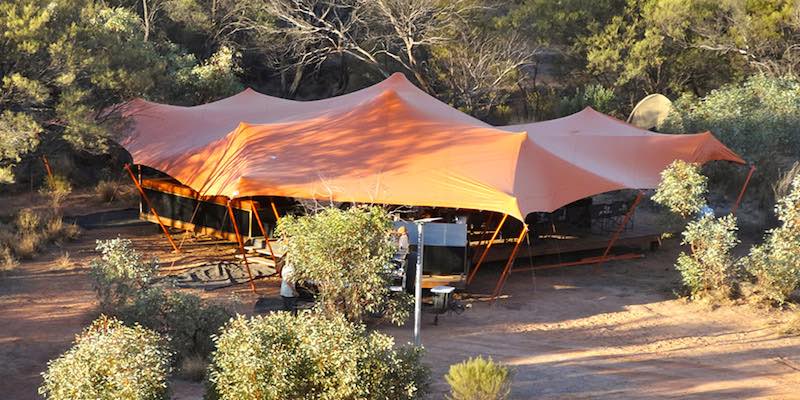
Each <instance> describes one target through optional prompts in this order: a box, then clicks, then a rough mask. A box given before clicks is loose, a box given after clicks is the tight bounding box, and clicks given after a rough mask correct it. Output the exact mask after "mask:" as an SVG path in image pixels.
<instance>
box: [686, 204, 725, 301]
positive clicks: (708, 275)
mask: <svg viewBox="0 0 800 400" xmlns="http://www.w3.org/2000/svg"><path fill="white" fill-rule="evenodd" d="M736 230H737V228H736V218H735V217H734V216H733V215H727V216H725V217H722V218H716V217H714V216H711V215H705V216H703V217H701V218H700V219H699V220H697V221H692V222H690V223H689V224H687V225H686V230H685V231H684V232H683V243H682V244H688V245H689V246H690V247H691V250H692V252H691V254H686V253H684V252H681V254H680V255H678V262H677V264H676V265H675V267H676V268H677V269H678V271H680V273H681V277H682V278H683V284H684V285H686V287H687V288H688V289H689V290H690V292H691V295H692V297H693V298H699V297H703V296H705V295H709V294H720V295H722V297H729V296H730V295H731V294H732V292H733V289H734V285H735V282H736V277H737V274H738V271H737V266H736V262H735V260H734V259H733V257H732V256H731V250H732V249H733V248H734V247H735V246H736V245H737V244H738V243H739V240H738V239H737V238H736Z"/></svg>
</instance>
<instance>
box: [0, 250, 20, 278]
mask: <svg viewBox="0 0 800 400" xmlns="http://www.w3.org/2000/svg"><path fill="white" fill-rule="evenodd" d="M18 266H19V260H17V258H16V257H14V253H12V252H11V249H10V248H9V247H8V246H5V245H4V246H2V247H0V274H4V273H6V272H8V271H11V270H13V269H15V268H17V267H18Z"/></svg>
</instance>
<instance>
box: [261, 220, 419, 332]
mask: <svg viewBox="0 0 800 400" xmlns="http://www.w3.org/2000/svg"><path fill="white" fill-rule="evenodd" d="M391 232H392V222H391V218H390V217H389V214H388V213H387V212H386V211H385V210H384V209H382V208H380V207H374V206H373V207H352V208H350V209H348V210H340V209H338V208H326V209H324V210H322V211H320V212H318V213H315V214H310V215H307V216H303V217H293V216H287V217H284V218H281V220H280V223H279V224H278V229H277V235H278V236H279V237H280V238H282V239H283V240H285V241H286V246H287V251H286V254H287V256H286V262H287V263H291V264H292V265H293V266H294V268H295V273H294V277H295V279H297V280H301V281H302V280H307V281H314V282H317V284H318V288H319V295H318V296H317V302H316V307H317V310H319V311H321V312H323V313H325V314H332V313H340V314H343V315H345V316H346V317H347V319H348V320H350V321H355V322H360V321H362V320H363V319H364V318H365V317H366V316H367V315H370V314H374V313H383V315H384V316H385V318H387V319H388V320H390V321H392V322H394V323H396V324H398V325H401V324H402V323H403V322H404V321H405V320H406V319H407V318H408V315H409V311H410V308H409V307H407V306H408V305H409V304H411V303H410V301H409V300H408V297H410V296H408V295H406V294H399V295H395V296H392V295H390V292H389V284H390V282H389V277H388V276H387V275H386V272H385V271H386V266H387V265H389V264H390V262H391V258H392V256H393V255H394V253H395V251H396V245H395V242H394V241H393V240H392V239H391Z"/></svg>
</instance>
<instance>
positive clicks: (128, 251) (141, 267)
mask: <svg viewBox="0 0 800 400" xmlns="http://www.w3.org/2000/svg"><path fill="white" fill-rule="evenodd" d="M96 249H97V250H98V251H100V252H101V254H102V256H101V257H100V259H96V260H94V261H92V264H91V271H90V274H91V276H92V278H93V279H94V287H95V290H96V291H97V296H98V298H99V300H100V308H101V309H103V310H114V309H117V308H118V307H120V306H123V305H125V304H126V303H127V302H128V300H129V299H131V298H133V296H134V295H136V294H137V293H138V292H140V291H141V290H143V289H144V288H145V287H146V286H147V285H148V283H149V282H150V280H151V279H152V278H153V277H154V276H155V275H156V271H157V270H158V262H157V260H155V259H153V260H152V261H151V262H144V261H142V257H141V255H139V253H138V252H136V250H134V249H133V244H132V243H131V241H130V240H128V239H121V238H116V239H111V240H105V241H101V240H98V241H97V247H96Z"/></svg>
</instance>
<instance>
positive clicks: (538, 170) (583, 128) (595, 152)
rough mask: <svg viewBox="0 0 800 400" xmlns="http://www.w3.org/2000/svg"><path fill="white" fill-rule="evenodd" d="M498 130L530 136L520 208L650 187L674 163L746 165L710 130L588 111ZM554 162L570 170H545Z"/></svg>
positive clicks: (518, 190) (520, 168)
mask: <svg viewBox="0 0 800 400" xmlns="http://www.w3.org/2000/svg"><path fill="white" fill-rule="evenodd" d="M502 129H506V130H509V131H513V132H527V133H528V137H527V140H526V142H525V143H524V144H523V145H522V150H521V151H520V159H519V162H518V164H517V174H524V175H526V176H527V178H526V179H518V180H517V185H516V186H515V187H514V194H515V195H516V196H517V198H518V201H519V203H520V206H521V207H522V208H523V209H537V210H538V211H553V210H555V209H557V208H559V207H561V206H563V205H565V204H569V203H571V202H573V201H576V200H579V199H582V198H584V197H588V196H592V195H595V194H599V193H604V192H608V191H612V190H620V189H652V188H655V187H656V186H657V185H658V183H659V181H660V179H661V171H663V170H664V168H666V167H667V166H668V165H669V164H670V163H672V162H673V161H674V160H677V159H680V160H684V161H688V162H695V163H700V164H705V163H706V162H708V161H713V160H726V161H732V162H735V163H740V164H744V160H742V159H741V158H740V157H739V156H738V155H736V153H734V152H733V151H731V150H730V149H729V148H727V147H725V145H723V144H722V143H721V142H720V141H719V140H717V139H716V138H715V137H714V135H712V134H711V133H710V132H705V133H699V134H694V135H687V134H681V135H674V134H661V133H654V132H651V131H648V130H645V129H640V128H637V127H635V126H633V125H630V124H628V123H626V122H623V121H620V120H618V119H615V118H613V117H610V116H608V115H606V114H603V113H600V112H597V111H595V110H593V109H591V108H589V107H587V108H585V109H584V110H583V111H580V112H577V113H575V114H572V115H569V116H566V117H563V118H558V119H554V120H550V121H542V122H533V123H528V124H521V125H510V126H505V127H502ZM542 149H546V151H544V152H542ZM556 159H558V160H562V161H564V162H566V163H568V164H569V165H568V168H567V169H566V170H561V169H554V168H547V167H546V166H548V165H553V163H554V161H553V160H556ZM534 182H536V183H537V184H533V183H534Z"/></svg>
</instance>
